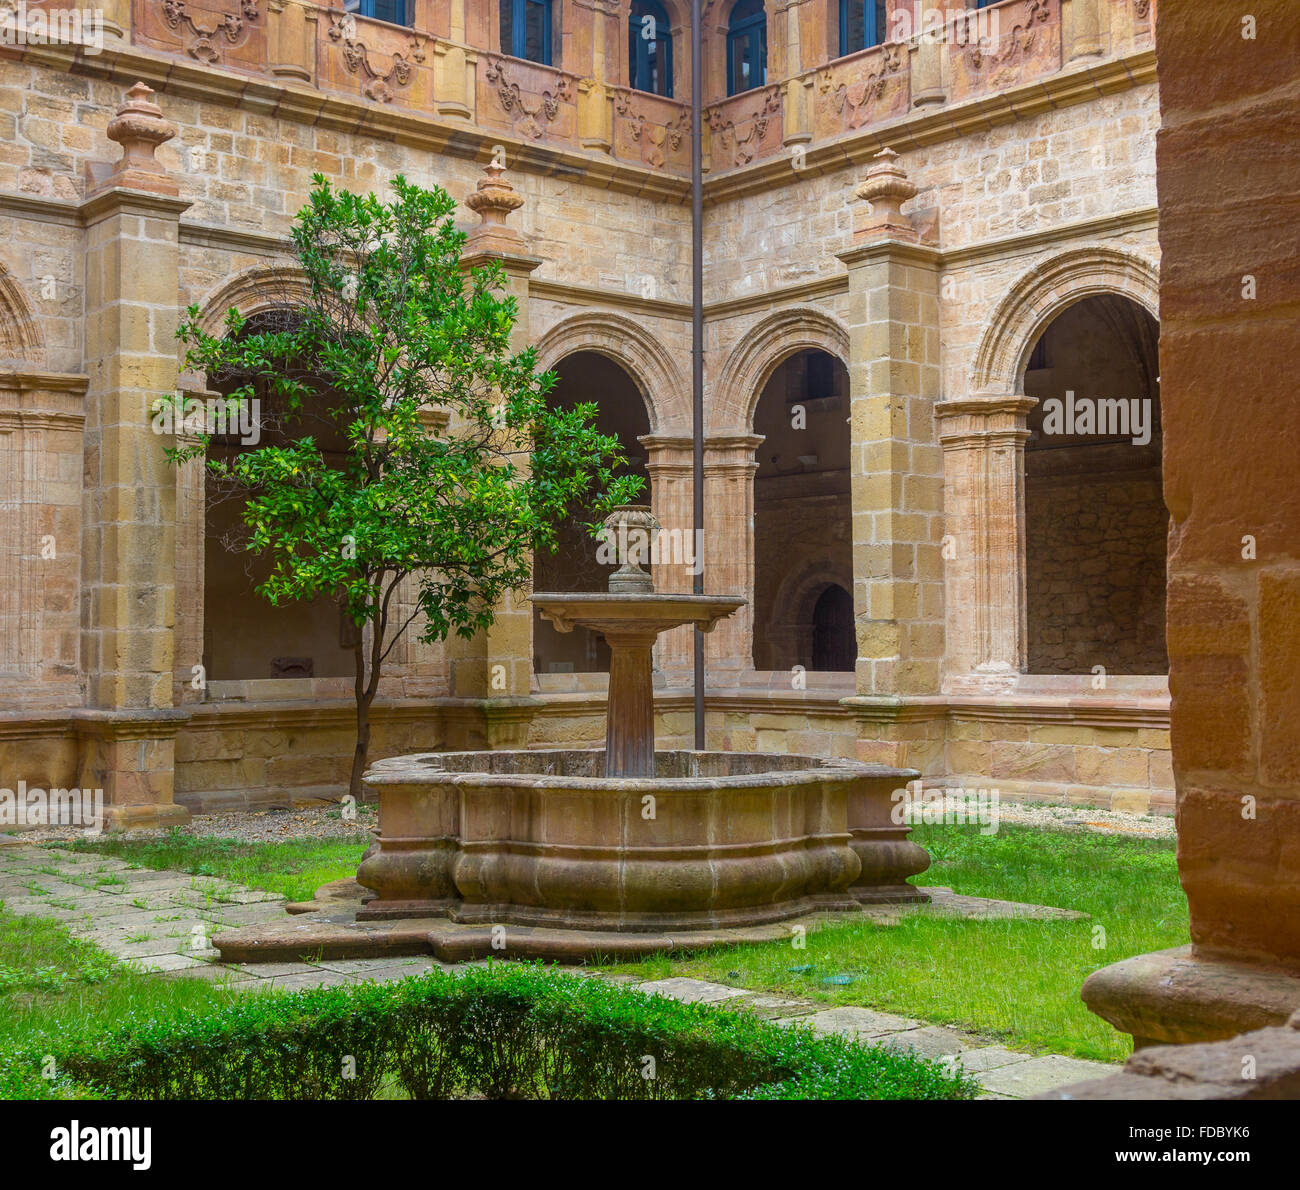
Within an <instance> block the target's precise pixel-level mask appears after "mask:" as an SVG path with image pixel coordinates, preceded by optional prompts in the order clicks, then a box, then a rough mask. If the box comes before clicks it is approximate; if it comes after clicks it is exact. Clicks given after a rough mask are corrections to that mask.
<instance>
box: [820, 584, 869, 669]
mask: <svg viewBox="0 0 1300 1190" xmlns="http://www.w3.org/2000/svg"><path fill="white" fill-rule="evenodd" d="M812 621H813V640H812V657H813V664H812V667H813V669H815V670H820V671H822V672H830V673H833V672H844V671H846V670H847V671H851V670H852V669H853V667H854V663H855V662H856V661H857V656H858V642H857V637H856V636H855V634H854V631H853V596H852V595H850V594H849V593H848V592H847V591H846V590H845V589H844V588H843V587H841V586H840V585H839V584H838V583H831V585H830V586H828V587H827V588H826V589H825V590H824V591H822V593H821V594H820V595H818V596H817V602H816V603H815V604H814V605H813V616H812Z"/></svg>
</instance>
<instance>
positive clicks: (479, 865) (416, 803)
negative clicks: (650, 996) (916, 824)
mask: <svg viewBox="0 0 1300 1190" xmlns="http://www.w3.org/2000/svg"><path fill="white" fill-rule="evenodd" d="M657 528H658V527H657V525H656V524H655V522H654V518H653V517H652V516H651V514H650V510H649V509H648V508H645V507H642V506H625V507H623V508H620V509H618V510H616V511H615V512H614V513H613V514H612V516H611V517H610V519H609V520H607V522H606V531H607V539H606V540H607V543H608V542H610V541H611V540H612V541H615V542H618V543H620V545H621V543H623V542H625V541H626V540H628V539H629V538H630V539H632V540H634V542H635V545H634V547H633V548H632V549H630V550H628V549H626V548H623V549H622V551H621V552H620V553H618V554H616V557H619V558H621V560H622V565H621V566H620V567H619V569H618V570H616V571H615V572H614V574H613V576H612V578H611V579H610V584H609V588H610V589H609V591H608V592H607V593H551V592H547V593H540V594H535V595H534V596H533V597H532V601H533V603H534V604H535V605H536V606H537V608H538V609H539V610H540V612H541V614H542V615H543V616H545V617H546V618H547V619H549V620H550V621H551V622H552V623H554V624H555V625H556V627H557V628H558V629H559V630H560V631H562V632H565V631H571V630H572V629H573V628H574V627H575V626H579V625H581V626H586V627H588V628H591V629H594V630H595V631H597V632H599V633H601V634H602V635H603V636H604V637H605V639H606V641H607V642H608V643H609V647H610V653H611V665H610V680H609V702H608V710H607V729H606V747H605V749H604V750H603V751H602V750H599V749H566V750H548V751H530V750H525V751H493V752H452V753H428V754H424V755H416V756H404V757H397V758H393V759H390V760H382V761H379V762H377V763H376V764H374V765H373V766H372V767H371V768H370V770H369V772H368V773H367V775H366V777H365V783H366V785H367V786H368V787H369V788H370V789H371V790H373V791H374V793H375V794H376V795H377V796H378V799H379V815H380V825H379V829H378V832H377V839H376V841H375V843H374V845H373V846H372V847H371V848H370V850H369V851H368V852H367V853H366V857H365V859H364V860H363V862H362V864H361V867H360V869H359V871H358V873H357V881H358V882H359V883H360V884H361V885H362V886H364V887H365V888H366V889H368V890H370V892H371V893H372V894H373V896H371V897H370V898H369V899H368V900H367V901H365V903H364V904H363V905H362V906H361V907H360V909H359V911H358V913H357V920H358V922H359V923H360V922H374V923H382V922H388V923H394V924H396V923H398V922H401V921H404V920H407V919H419V918H445V919H448V920H449V922H450V923H465V924H473V923H478V924H480V925H481V924H483V923H512V924H514V925H517V926H521V927H543V928H537V929H525V930H524V931H523V936H525V937H526V938H527V942H526V943H521V942H520V941H519V940H518V939H517V940H516V942H515V943H513V944H512V945H511V948H510V949H511V953H513V954H516V955H517V954H521V953H526V954H534V955H542V956H549V957H561V958H563V957H573V956H575V955H581V954H583V953H586V952H591V953H595V952H604V953H613V952H614V951H616V950H626V949H628V948H626V947H618V946H612V947H611V946H609V945H607V944H605V943H597V942H587V943H584V942H582V941H581V940H579V941H577V942H575V941H574V939H575V933H574V932H575V931H588V932H592V931H594V932H598V933H600V934H603V935H604V936H605V937H606V938H608V937H610V936H620V937H627V936H628V935H636V936H637V937H638V938H639V939H640V941H641V942H644V945H641V944H640V943H639V942H638V943H637V944H635V945H634V946H633V948H632V949H637V950H640V951H641V952H644V951H646V950H653V949H659V948H665V947H668V946H672V945H682V944H684V943H685V942H686V941H688V940H690V939H696V940H699V941H701V942H703V943H706V944H707V943H708V942H712V941H724V940H726V937H724V935H725V936H732V933H734V932H743V931H744V929H745V928H748V927H755V926H760V925H763V924H765V923H772V922H779V921H786V920H789V919H792V918H797V917H800V916H803V915H806V914H809V913H811V912H816V911H823V910H832V911H845V910H856V909H857V908H858V907H859V906H860V905H861V904H862V903H864V902H880V901H924V900H926V899H928V897H927V894H926V893H925V892H924V891H922V890H920V889H916V888H914V887H912V886H911V885H909V884H908V883H907V877H908V876H911V875H915V874H916V873H918V872H922V871H924V870H925V869H926V868H927V867H928V866H929V862H930V861H929V857H928V856H927V855H926V853H925V852H924V851H923V850H922V849H921V848H920V847H918V846H917V845H916V844H914V843H911V842H909V841H908V839H907V835H908V828H907V827H906V826H904V825H902V824H901V822H895V821H894V814H893V811H894V808H895V806H896V805H897V803H896V801H895V799H894V798H893V797H892V796H891V795H892V794H893V793H894V791H895V790H898V789H900V788H902V787H903V786H904V785H906V783H907V782H908V781H911V780H914V779H915V778H917V777H918V776H919V775H920V774H919V773H917V772H916V771H915V770H907V769H892V768H886V767H884V766H880V765H868V764H861V763H858V762H856V761H849V760H838V759H833V760H827V759H820V758H816V757H809V756H790V755H784V754H746V753H735V752H690V751H659V752H656V751H655V747H654V698H653V683H652V651H653V647H654V643H655V641H656V639H657V638H658V636H659V634H660V633H662V632H666V631H668V630H669V629H671V628H676V627H679V626H681V625H685V624H695V625H698V626H699V627H700V628H702V629H703V630H705V631H706V632H707V631H708V630H709V629H711V628H712V627H713V625H714V624H716V623H717V622H718V621H719V620H720V619H722V618H724V617H726V616H729V615H731V614H732V613H733V612H735V611H736V610H737V609H738V608H740V607H741V606H743V604H744V600H743V599H742V598H740V597H739V596H718V595H672V594H656V593H655V591H654V587H653V583H652V580H651V576H650V574H648V573H647V572H646V571H645V570H644V569H642V567H641V566H640V564H639V563H640V561H641V560H648V559H649V550H648V548H646V547H647V546H648V545H649V544H650V543H652V542H653V539H654V534H655V533H656V532H657ZM430 928H433V927H432V923H430ZM447 928H448V929H449V930H454V927H452V926H448V927H447ZM669 932H671V936H670V934H669ZM729 932H732V933H729ZM434 933H435V934H438V931H437V929H435V930H434ZM438 936H439V937H440V936H441V935H438ZM431 938H432V935H431ZM433 949H434V950H435V952H437V951H438V945H437V944H436V938H435V939H433ZM451 949H454V947H452V948H451ZM463 953H469V951H468V950H464V951H463Z"/></svg>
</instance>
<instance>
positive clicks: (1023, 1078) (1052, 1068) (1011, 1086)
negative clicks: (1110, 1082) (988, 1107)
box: [980, 1054, 1120, 1099]
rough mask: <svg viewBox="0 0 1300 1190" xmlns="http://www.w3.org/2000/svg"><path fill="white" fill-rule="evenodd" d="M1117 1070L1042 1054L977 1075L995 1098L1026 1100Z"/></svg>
mask: <svg viewBox="0 0 1300 1190" xmlns="http://www.w3.org/2000/svg"><path fill="white" fill-rule="evenodd" d="M1119 1070H1120V1067H1118V1066H1112V1065H1110V1064H1109V1063H1108V1062H1085V1061H1084V1060H1083V1059H1081V1058H1066V1057H1063V1056H1062V1055H1060V1054H1045V1055H1042V1056H1041V1057H1037V1058H1030V1059H1029V1060H1028V1061H1027V1062H1017V1063H1016V1064H1015V1065H1014V1066H1002V1067H999V1068H998V1069H996V1070H990V1071H988V1072H986V1073H984V1074H981V1075H980V1082H981V1083H982V1084H983V1086H984V1087H985V1089H986V1090H989V1091H992V1092H994V1093H995V1094H998V1095H1010V1096H1012V1097H1013V1098H1016V1099H1027V1098H1029V1096H1031V1095H1038V1094H1041V1093H1042V1092H1043V1091H1051V1090H1053V1089H1054V1088H1056V1087H1062V1086H1066V1085H1067V1084H1069V1083H1072V1082H1082V1081H1083V1080H1084V1079H1093V1078H1101V1077H1103V1076H1104V1075H1108V1074H1116V1073H1118V1071H1119Z"/></svg>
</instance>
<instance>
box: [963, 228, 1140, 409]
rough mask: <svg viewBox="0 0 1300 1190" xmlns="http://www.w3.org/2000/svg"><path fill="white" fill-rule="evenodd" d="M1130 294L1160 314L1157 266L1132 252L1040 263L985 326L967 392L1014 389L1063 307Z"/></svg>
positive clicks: (1078, 251) (1092, 251) (1094, 251)
mask: <svg viewBox="0 0 1300 1190" xmlns="http://www.w3.org/2000/svg"><path fill="white" fill-rule="evenodd" d="M1107 293H1118V294H1123V295H1124V296H1125V297H1128V298H1131V299H1132V300H1133V301H1135V302H1137V303H1138V305H1140V306H1142V307H1143V308H1144V309H1145V310H1147V311H1148V312H1149V313H1150V314H1151V315H1152V317H1153V318H1156V319H1159V317H1160V269H1159V266H1157V265H1156V264H1155V263H1154V262H1152V261H1151V260H1148V259H1147V258H1146V257H1144V256H1140V255H1138V254H1137V253H1136V252H1130V251H1127V250H1125V249H1122V248H1107V247H1101V246H1094V247H1089V248H1074V249H1071V250H1070V251H1068V252H1062V253H1060V254H1059V255H1057V256H1052V257H1049V258H1048V259H1047V260H1043V261H1040V262H1039V263H1038V264H1036V265H1034V266H1033V268H1031V269H1030V270H1029V271H1028V272H1026V273H1024V274H1023V275H1022V276H1021V277H1020V279H1019V280H1018V281H1017V282H1016V283H1015V284H1014V285H1013V286H1012V287H1011V289H1010V291H1009V292H1008V293H1007V295H1006V297H1004V298H1003V299H1002V301H1001V302H1000V303H999V304H998V307H997V309H996V310H995V311H994V312H993V314H992V315H990V317H989V319H988V322H987V323H986V324H985V330H984V336H983V339H982V340H981V342H980V346H979V350H978V351H977V352H976V355H975V366H974V369H973V371H972V373H971V392H973V393H980V392H998V393H1018V392H1020V391H1022V387H1023V383H1024V376H1025V366H1026V364H1027V363H1028V362H1029V356H1030V354H1031V353H1032V351H1033V347H1034V344H1035V343H1036V342H1037V341H1038V337H1039V335H1041V334H1042V332H1043V331H1044V329H1046V327H1047V326H1048V324H1049V323H1050V322H1051V321H1052V320H1053V319H1054V318H1055V317H1056V316H1057V315H1058V314H1060V313H1061V312H1062V311H1063V310H1064V309H1065V308H1066V307H1067V306H1072V305H1074V304H1075V303H1076V302H1078V301H1081V300H1083V299H1084V298H1086V297H1092V296H1094V295H1097V294H1107Z"/></svg>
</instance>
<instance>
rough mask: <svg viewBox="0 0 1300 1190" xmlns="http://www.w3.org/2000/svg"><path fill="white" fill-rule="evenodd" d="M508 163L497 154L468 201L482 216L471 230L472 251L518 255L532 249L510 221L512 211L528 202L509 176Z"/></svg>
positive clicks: (496, 254)
mask: <svg viewBox="0 0 1300 1190" xmlns="http://www.w3.org/2000/svg"><path fill="white" fill-rule="evenodd" d="M505 172H506V167H505V166H504V165H502V164H501V163H500V162H499V161H497V160H496V159H495V158H494V159H493V160H491V161H489V162H488V163H487V165H485V166H484V167H483V173H484V176H483V177H481V178H480V179H479V182H478V187H477V188H476V189H475V191H474V193H473V194H471V195H470V196H469V197H468V198H467V199H466V200H465V205H466V206H467V207H469V209H470V210H471V211H473V212H475V213H476V214H477V215H478V217H479V220H480V222H479V225H478V226H477V227H475V228H474V229H473V230H472V231H471V232H470V233H469V241H468V243H467V244H466V245H465V248H466V251H467V252H469V253H474V254H478V253H486V254H489V255H492V256H518V255H522V254H524V253H526V252H527V251H528V244H527V242H526V241H525V239H524V237H523V236H522V235H520V234H519V232H517V231H516V230H515V229H514V228H513V227H508V226H507V225H506V218H507V217H508V216H509V215H510V213H511V212H512V211H517V210H519V208H520V207H522V206H523V205H524V200H523V196H522V195H520V194H518V193H517V192H516V191H515V188H514V187H513V186H512V185H510V183H509V182H507V181H506V179H505Z"/></svg>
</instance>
